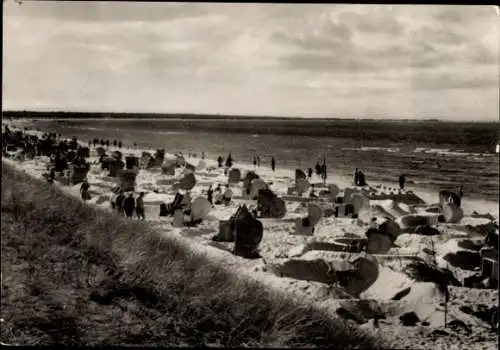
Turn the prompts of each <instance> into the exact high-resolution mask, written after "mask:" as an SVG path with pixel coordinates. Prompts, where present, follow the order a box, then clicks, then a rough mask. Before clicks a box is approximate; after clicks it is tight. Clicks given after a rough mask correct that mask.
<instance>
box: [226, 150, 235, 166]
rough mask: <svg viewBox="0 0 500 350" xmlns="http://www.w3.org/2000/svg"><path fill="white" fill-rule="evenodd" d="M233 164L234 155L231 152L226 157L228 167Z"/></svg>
mask: <svg viewBox="0 0 500 350" xmlns="http://www.w3.org/2000/svg"><path fill="white" fill-rule="evenodd" d="M232 166H233V157H231V153H229V155H228V156H227V159H226V167H228V168H231V167H232Z"/></svg>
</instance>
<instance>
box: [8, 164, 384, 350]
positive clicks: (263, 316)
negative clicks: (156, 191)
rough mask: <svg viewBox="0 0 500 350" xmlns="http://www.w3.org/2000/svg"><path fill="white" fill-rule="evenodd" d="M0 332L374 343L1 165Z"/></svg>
mask: <svg viewBox="0 0 500 350" xmlns="http://www.w3.org/2000/svg"><path fill="white" fill-rule="evenodd" d="M1 196H2V252H1V263H2V267H1V272H2V286H1V288H2V289H1V292H2V305H1V318H2V323H1V325H2V327H1V341H2V342H3V343H7V344H15V345H49V344H63V345H110V344H120V345H125V344H131V345H133V344H141V345H150V346H196V345H206V346H224V347H226V346H228V347H235V346H248V347H275V346H276V347H299V346H300V347H329V348H335V349H347V348H372V349H373V348H376V347H378V346H381V345H380V344H379V343H380V341H379V340H376V339H373V338H372V337H370V336H368V335H366V334H364V333H362V332H361V331H360V330H358V329H357V328H355V327H354V326H351V325H349V324H346V323H344V321H342V320H339V319H333V318H331V317H330V316H328V315H327V314H326V313H325V312H324V311H322V310H320V309H317V308H315V307H314V306H313V305H310V304H305V303H304V304H299V303H297V302H296V301H293V300H291V299H288V298H286V297H285V296H283V295H282V294H279V295H278V293H276V292H273V291H271V290H269V289H266V288H264V287H263V286H262V285H260V284H259V283H257V282H255V281H248V280H245V279H243V278H241V277H239V276H237V275H236V274H235V273H234V272H231V271H229V270H228V269H226V268H224V267H223V266H220V265H215V264H213V263H210V261H209V259H208V258H207V256H205V255H202V254H197V253H193V252H192V250H190V249H188V247H187V246H185V245H184V244H183V243H181V242H179V241H178V240H176V239H174V238H169V237H168V236H167V237H165V236H160V235H159V234H158V232H155V231H154V229H153V228H152V227H150V226H148V225H147V224H146V223H142V222H139V221H127V220H125V219H123V218H120V217H118V216H116V215H115V214H112V213H108V212H105V211H103V210H99V209H96V208H93V207H90V206H88V205H85V204H83V203H82V202H80V201H79V200H77V199H75V198H72V197H69V196H68V195H66V194H65V193H63V192H62V191H61V190H59V189H57V188H56V187H54V186H53V185H50V184H47V183H45V182H43V181H41V180H36V179H33V178H32V177H30V176H29V175H27V174H24V173H22V172H21V171H18V170H16V169H14V168H13V167H12V166H9V165H7V164H5V163H3V167H2V194H1Z"/></svg>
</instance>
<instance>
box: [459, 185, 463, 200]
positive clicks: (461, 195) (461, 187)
mask: <svg viewBox="0 0 500 350" xmlns="http://www.w3.org/2000/svg"><path fill="white" fill-rule="evenodd" d="M458 195H459V196H460V198H462V197H463V196H464V186H462V185H460V187H459V188H458Z"/></svg>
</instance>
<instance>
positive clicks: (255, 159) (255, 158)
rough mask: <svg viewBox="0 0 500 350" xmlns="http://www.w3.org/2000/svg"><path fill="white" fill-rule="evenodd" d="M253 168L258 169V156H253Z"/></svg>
mask: <svg viewBox="0 0 500 350" xmlns="http://www.w3.org/2000/svg"><path fill="white" fill-rule="evenodd" d="M253 167H254V168H256V167H257V157H256V156H253Z"/></svg>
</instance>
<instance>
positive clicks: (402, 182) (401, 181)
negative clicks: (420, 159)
mask: <svg viewBox="0 0 500 350" xmlns="http://www.w3.org/2000/svg"><path fill="white" fill-rule="evenodd" d="M405 182H406V176H405V174H401V175H400V176H399V188H401V189H402V190H404V189H405Z"/></svg>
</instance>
